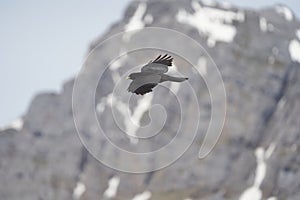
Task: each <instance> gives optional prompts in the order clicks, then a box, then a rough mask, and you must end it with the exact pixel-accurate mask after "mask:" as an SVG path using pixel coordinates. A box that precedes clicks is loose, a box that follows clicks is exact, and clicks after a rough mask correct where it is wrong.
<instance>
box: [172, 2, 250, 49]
mask: <svg viewBox="0 0 300 200" xmlns="http://www.w3.org/2000/svg"><path fill="white" fill-rule="evenodd" d="M192 7H193V9H194V10H195V13H193V14H191V13H188V12H187V11H186V10H183V9H181V10H179V11H178V13H177V15H176V19H177V21H178V22H180V23H184V24H188V25H190V26H193V27H195V28H196V29H197V30H198V32H199V34H200V35H206V36H207V37H208V45H209V46H210V47H213V46H214V45H215V43H216V42H218V41H219V42H228V43H229V42H232V41H233V39H234V37H235V35H236V32H237V31H236V27H235V26H233V25H232V23H233V21H239V22H243V21H244V20H245V16H244V13H243V12H240V11H239V12H233V11H226V10H221V9H217V8H211V7H202V6H201V5H200V4H199V2H196V1H192Z"/></svg>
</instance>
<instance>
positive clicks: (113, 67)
mask: <svg viewBox="0 0 300 200" xmlns="http://www.w3.org/2000/svg"><path fill="white" fill-rule="evenodd" d="M124 52H125V51H122V50H121V51H120V54H119V57H118V58H117V59H116V60H115V61H114V62H113V63H112V64H111V65H110V66H109V69H110V70H111V72H112V73H111V75H112V79H113V81H114V83H115V84H117V82H118V81H119V80H120V78H121V76H120V74H119V72H118V69H119V68H120V67H122V66H123V64H124V62H125V61H126V59H127V58H128V55H127V54H126V53H125V54H124Z"/></svg>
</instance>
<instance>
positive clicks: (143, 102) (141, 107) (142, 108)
mask: <svg viewBox="0 0 300 200" xmlns="http://www.w3.org/2000/svg"><path fill="white" fill-rule="evenodd" d="M152 98H153V93H148V94H146V95H144V96H143V97H142V98H141V99H140V100H138V103H137V106H136V107H135V109H134V111H133V113H132V114H131V117H130V118H126V119H125V127H126V133H127V134H128V135H130V136H132V137H131V138H130V141H131V143H132V144H136V143H137V142H138V139H137V138H135V137H136V132H137V130H138V129H139V127H140V120H141V118H142V117H143V115H144V113H145V112H146V111H147V110H149V108H150V106H151V102H152Z"/></svg>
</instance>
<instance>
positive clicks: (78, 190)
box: [73, 182, 86, 200]
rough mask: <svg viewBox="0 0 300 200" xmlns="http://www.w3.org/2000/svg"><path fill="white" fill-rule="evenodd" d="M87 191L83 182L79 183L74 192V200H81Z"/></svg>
mask: <svg viewBox="0 0 300 200" xmlns="http://www.w3.org/2000/svg"><path fill="white" fill-rule="evenodd" d="M85 191H86V187H85V185H84V184H83V183H82V182H77V184H76V187H75V188H74V190H73V199H74V200H77V199H80V198H81V196H82V195H83V193H84V192H85Z"/></svg>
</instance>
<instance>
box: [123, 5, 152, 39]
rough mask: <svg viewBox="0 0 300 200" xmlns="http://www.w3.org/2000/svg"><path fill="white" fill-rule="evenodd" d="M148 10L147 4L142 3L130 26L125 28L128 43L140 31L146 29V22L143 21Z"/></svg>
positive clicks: (130, 21) (129, 23) (125, 37)
mask: <svg viewBox="0 0 300 200" xmlns="http://www.w3.org/2000/svg"><path fill="white" fill-rule="evenodd" d="M146 10H147V4H146V3H145V2H141V3H140V4H139V5H138V7H137V9H136V11H135V13H134V14H133V16H132V17H131V19H130V20H129V22H128V24H127V25H126V26H125V32H126V34H125V35H124V38H123V39H124V40H125V41H126V42H128V41H129V40H130V38H131V36H132V35H133V34H135V33H136V31H138V29H142V28H144V27H145V22H144V21H143V16H144V14H145V12H146Z"/></svg>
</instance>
